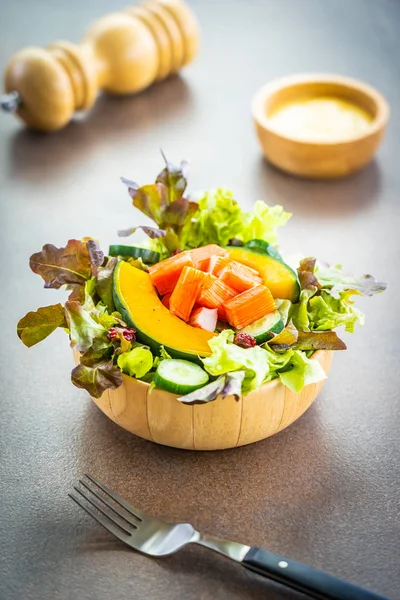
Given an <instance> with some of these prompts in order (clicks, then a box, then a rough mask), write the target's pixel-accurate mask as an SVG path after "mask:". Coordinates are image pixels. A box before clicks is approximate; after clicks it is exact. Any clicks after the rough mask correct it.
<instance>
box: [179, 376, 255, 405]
mask: <svg viewBox="0 0 400 600" xmlns="http://www.w3.org/2000/svg"><path fill="white" fill-rule="evenodd" d="M244 376H245V372H244V371H234V372H232V373H227V374H226V375H221V377H218V379H216V380H215V381H211V382H210V383H207V385H204V386H203V387H202V388H199V389H198V390H195V391H194V392H190V394H186V396H182V397H181V398H178V400H179V401H180V402H183V404H207V402H212V401H213V400H216V399H217V398H218V396H219V395H220V394H221V395H222V397H223V398H226V396H230V395H232V396H235V399H236V400H239V398H240V396H241V391H242V382H243V379H244Z"/></svg>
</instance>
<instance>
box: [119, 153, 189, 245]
mask: <svg viewBox="0 0 400 600" xmlns="http://www.w3.org/2000/svg"><path fill="white" fill-rule="evenodd" d="M163 158H164V160H165V165H166V166H165V168H164V169H163V170H162V171H161V173H160V174H159V175H158V176H157V179H156V182H155V183H154V184H149V185H144V186H141V187H139V186H138V185H137V184H136V183H135V182H133V181H131V180H129V179H124V178H122V181H123V183H125V185H127V186H128V191H129V194H130V196H131V198H132V201H133V205H134V206H135V207H136V208H138V209H139V210H140V211H141V212H142V213H143V214H145V215H146V216H147V217H149V218H150V219H152V220H153V221H154V222H155V223H156V224H157V225H158V228H157V229H156V228H153V227H130V228H129V229H123V230H121V231H119V232H118V234H119V235H120V236H122V237H127V236H129V235H131V234H132V233H135V231H137V230H138V229H142V230H143V231H144V232H145V233H146V234H147V235H148V236H149V237H150V238H152V239H156V238H162V242H163V243H164V245H165V247H166V248H167V250H168V251H169V252H171V251H173V250H175V249H177V248H178V245H177V242H176V240H175V241H174V242H173V243H171V239H169V240H167V239H166V238H167V236H168V235H169V234H174V235H175V236H176V235H177V234H179V232H180V231H181V229H182V227H183V226H184V225H185V224H186V223H187V221H188V219H190V218H191V216H192V215H193V214H194V213H195V212H196V211H197V210H198V204H197V203H196V202H192V201H190V200H188V199H187V198H185V197H184V196H183V194H184V193H185V190H186V186H187V170H188V165H187V162H186V161H182V163H181V164H180V166H179V167H176V166H174V165H173V164H171V163H169V162H168V161H167V159H166V158H165V156H164V154H163ZM172 246H173V248H172V250H171V247H172Z"/></svg>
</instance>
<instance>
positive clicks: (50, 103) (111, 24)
mask: <svg viewBox="0 0 400 600" xmlns="http://www.w3.org/2000/svg"><path fill="white" fill-rule="evenodd" d="M198 42H199V30H198V24H197V20H196V18H195V16H194V14H193V13H192V11H191V10H190V9H189V7H188V6H187V5H186V4H184V3H183V1H182V0H148V1H146V2H144V3H143V4H141V5H139V6H137V7H132V8H128V9H126V10H125V11H123V12H120V13H114V14H110V15H107V16H105V17H103V18H101V19H99V21H97V22H96V23H94V24H93V25H92V26H91V27H90V28H89V30H88V31H87V32H86V34H85V37H84V39H83V42H82V43H81V44H80V45H76V44H72V43H70V42H64V41H61V42H56V43H54V44H51V45H50V46H48V47H47V48H46V49H42V48H35V47H30V48H25V49H23V50H20V51H19V52H17V53H16V54H15V55H14V56H13V57H12V58H11V60H10V62H9V63H8V65H7V68H6V70H5V75H4V85H5V90H6V92H9V93H11V94H14V95H13V96H8V97H6V98H4V97H3V99H2V103H1V104H2V106H3V108H5V109H6V110H10V108H11V107H16V111H15V112H16V114H17V115H18V116H19V117H20V118H21V119H23V120H24V121H25V123H26V124H27V125H28V126H30V127H33V128H35V129H40V130H42V131H51V130H56V129H60V128H61V127H64V126H65V125H66V124H67V123H68V122H69V121H70V119H71V117H72V116H73V114H74V112H75V111H77V110H86V109H88V108H90V107H91V106H92V105H93V103H94V101H95V99H96V97H97V95H98V93H99V91H100V90H104V91H106V92H109V93H112V94H132V93H136V92H139V91H141V90H143V89H144V88H146V87H148V86H149V85H150V84H151V83H153V81H155V80H161V79H164V78H166V77H168V75H170V74H172V73H176V72H177V71H179V70H180V69H181V68H182V67H183V66H184V65H186V64H188V63H189V62H190V61H191V60H192V59H193V58H194V56H195V55H196V52H197V48H198ZM15 92H17V94H18V96H16V95H15ZM11 100H12V101H11Z"/></svg>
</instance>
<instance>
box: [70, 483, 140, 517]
mask: <svg viewBox="0 0 400 600" xmlns="http://www.w3.org/2000/svg"><path fill="white" fill-rule="evenodd" d="M79 483H80V484H81V485H83V487H84V488H86V489H87V490H88V491H89V492H90V493H91V494H93V496H96V498H98V499H99V500H100V502H103V504H105V505H106V506H108V508H109V509H110V510H112V511H113V512H115V514H116V515H118V516H119V517H120V518H121V519H123V520H124V521H125V522H126V523H128V525H131V526H132V527H134V528H135V529H136V528H137V526H138V523H137V521H136V523H135V522H133V521H132V520H131V519H128V518H127V517H126V512H125V513H124V512H122V510H120V509H119V508H117V507H116V506H113V505H112V504H111V502H109V501H108V500H107V498H103V497H102V496H100V494H98V493H97V492H96V490H94V489H93V488H92V487H90V486H88V484H87V483H85V482H84V481H83V480H82V479H80V480H79ZM135 519H137V517H135Z"/></svg>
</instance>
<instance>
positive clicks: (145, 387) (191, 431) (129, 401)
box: [75, 350, 332, 450]
mask: <svg viewBox="0 0 400 600" xmlns="http://www.w3.org/2000/svg"><path fill="white" fill-rule="evenodd" d="M75 358H76V357H75ZM314 358H315V359H316V360H318V361H319V362H320V363H321V365H322V367H323V369H324V371H325V373H326V374H327V375H328V373H329V369H330V366H331V362H332V352H329V351H326V350H320V351H318V352H316V353H315V354H314ZM323 384H324V381H320V382H318V383H313V384H311V385H307V386H306V387H305V388H304V389H303V390H302V391H301V392H300V393H298V394H295V393H293V392H291V391H290V390H289V389H288V388H287V387H286V386H284V385H283V384H282V383H281V382H280V380H279V379H275V380H274V381H270V382H269V383H266V384H264V385H263V386H261V387H260V388H259V389H258V390H256V391H254V392H250V394H249V395H248V396H245V397H244V398H243V397H242V398H240V399H239V401H237V400H235V398H234V397H233V396H228V397H226V398H221V397H219V398H217V399H216V400H215V401H214V402H210V403H209V404H200V405H194V406H188V405H185V404H182V403H181V402H179V401H178V400H177V399H176V398H177V396H176V395H175V394H170V393H169V392H164V391H163V390H160V389H157V388H155V389H153V390H152V392H151V393H149V388H150V386H149V384H148V383H143V382H142V381H138V380H136V379H133V378H132V377H128V376H126V375H123V384H122V386H121V387H119V388H117V389H116V390H107V391H106V392H104V394H103V395H102V396H101V398H92V400H93V402H95V403H96V404H97V406H98V407H99V408H100V410H102V411H103V412H104V413H105V414H106V415H107V416H108V417H109V418H110V419H111V420H112V421H114V422H115V423H117V424H118V425H120V426H121V427H123V428H124V429H126V430H128V431H130V432H131V433H134V434H135V435H138V436H140V437H142V438H145V439H146V440H151V441H153V442H156V443H157V444H163V445H164V446H172V447H174V448H182V449H185V450H223V449H226V448H235V447H236V446H243V445H245V444H251V443H252V442H258V441H260V440H263V439H264V438H266V437H269V436H270V435H273V434H274V433H277V432H278V431H281V430H282V429H284V428H285V427H287V426H288V425H290V424H291V423H293V421H295V420H296V419H298V418H299V417H300V416H301V415H302V414H303V413H304V412H305V411H306V410H307V408H309V406H310V405H311V404H312V403H313V402H314V400H315V398H316V397H317V395H318V394H319V392H320V390H321V388H322V386H323Z"/></svg>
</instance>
